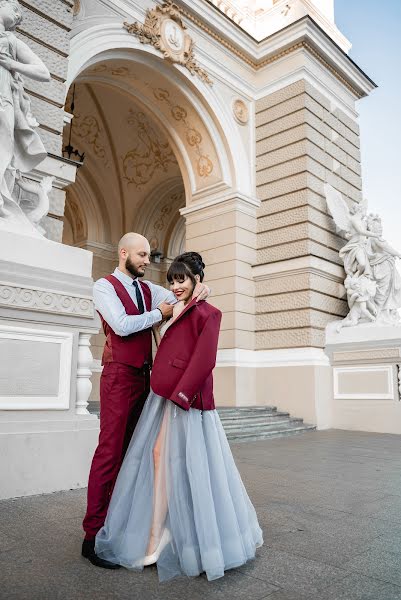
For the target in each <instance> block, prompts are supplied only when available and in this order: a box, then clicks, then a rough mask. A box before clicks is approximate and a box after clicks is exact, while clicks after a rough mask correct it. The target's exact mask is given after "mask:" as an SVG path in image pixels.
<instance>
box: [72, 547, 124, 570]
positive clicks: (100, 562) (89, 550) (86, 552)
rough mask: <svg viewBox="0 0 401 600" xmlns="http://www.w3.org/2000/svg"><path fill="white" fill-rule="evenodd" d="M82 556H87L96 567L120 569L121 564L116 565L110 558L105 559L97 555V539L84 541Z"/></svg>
mask: <svg viewBox="0 0 401 600" xmlns="http://www.w3.org/2000/svg"><path fill="white" fill-rule="evenodd" d="M81 554H82V556H83V557H84V558H87V559H88V560H89V561H90V562H91V563H92V565H95V567H101V568H102V569H120V568H121V565H116V564H114V563H112V562H109V561H108V560H104V559H103V558H100V557H99V556H97V554H96V552H95V540H84V541H83V542H82V552H81Z"/></svg>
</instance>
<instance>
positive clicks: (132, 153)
mask: <svg viewBox="0 0 401 600" xmlns="http://www.w3.org/2000/svg"><path fill="white" fill-rule="evenodd" d="M128 124H129V125H132V126H134V128H135V134H136V138H137V139H138V142H137V143H136V145H135V146H134V148H132V149H131V150H129V151H128V152H127V153H126V154H125V156H124V157H123V162H122V169H123V173H124V179H125V180H126V181H127V182H128V185H130V184H135V185H136V186H137V187H138V188H140V187H141V186H142V185H145V184H147V183H149V181H151V179H152V177H153V175H154V174H155V172H156V171H157V170H162V171H164V172H167V170H168V165H169V164H174V163H175V162H176V159H175V156H174V153H173V151H172V150H171V148H170V146H169V143H168V142H167V141H161V140H160V135H159V134H158V133H157V132H156V131H155V130H154V129H153V127H152V126H151V124H150V123H149V121H148V120H147V118H146V116H145V114H144V113H143V112H135V111H133V110H132V109H130V111H129V117H128Z"/></svg>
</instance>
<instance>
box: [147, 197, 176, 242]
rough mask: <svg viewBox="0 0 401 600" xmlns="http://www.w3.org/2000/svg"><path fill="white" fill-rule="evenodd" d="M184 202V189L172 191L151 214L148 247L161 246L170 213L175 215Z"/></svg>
mask: <svg viewBox="0 0 401 600" xmlns="http://www.w3.org/2000/svg"><path fill="white" fill-rule="evenodd" d="M184 203H185V193H184V191H179V192H174V193H172V194H170V196H169V197H168V199H167V200H166V201H165V202H164V204H162V206H161V208H160V209H158V210H157V211H156V213H155V214H154V215H153V219H152V221H153V222H152V225H151V227H150V231H151V233H150V234H149V238H150V247H151V249H152V250H156V249H158V248H161V247H162V239H161V238H162V237H163V231H164V230H165V229H168V226H169V225H170V223H171V218H170V219H169V217H171V216H172V215H175V214H176V212H178V209H179V208H180V207H181V206H183V205H184Z"/></svg>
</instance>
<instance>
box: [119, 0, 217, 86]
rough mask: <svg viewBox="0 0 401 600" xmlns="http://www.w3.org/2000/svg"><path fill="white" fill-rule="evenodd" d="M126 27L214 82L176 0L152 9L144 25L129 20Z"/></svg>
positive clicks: (195, 72)
mask: <svg viewBox="0 0 401 600" xmlns="http://www.w3.org/2000/svg"><path fill="white" fill-rule="evenodd" d="M124 27H125V29H126V30H127V31H128V33H131V34H133V35H136V36H138V38H139V41H140V42H141V44H151V45H152V46H153V47H154V48H156V49H157V50H160V52H162V54H163V57H164V58H165V59H166V60H168V61H170V62H172V63H177V64H179V65H182V66H183V67H185V68H186V69H188V71H189V72H190V73H191V75H197V76H198V77H199V78H200V79H201V80H202V81H204V82H205V83H208V84H209V85H211V84H212V83H213V82H212V80H211V79H210V77H209V75H208V73H207V72H206V71H205V70H204V69H202V68H201V67H200V66H199V64H198V63H197V61H196V59H195V55H194V46H195V44H194V42H193V40H192V38H191V36H190V35H189V34H188V33H187V27H186V25H185V23H184V22H183V20H182V16H181V12H180V9H179V7H178V6H177V4H174V2H173V1H172V0H166V1H165V2H163V4H162V5H161V6H156V7H155V8H152V9H150V10H148V11H147V13H146V18H145V23H144V24H143V25H142V24H141V23H138V22H137V21H136V22H135V23H131V24H130V23H127V22H125V23H124Z"/></svg>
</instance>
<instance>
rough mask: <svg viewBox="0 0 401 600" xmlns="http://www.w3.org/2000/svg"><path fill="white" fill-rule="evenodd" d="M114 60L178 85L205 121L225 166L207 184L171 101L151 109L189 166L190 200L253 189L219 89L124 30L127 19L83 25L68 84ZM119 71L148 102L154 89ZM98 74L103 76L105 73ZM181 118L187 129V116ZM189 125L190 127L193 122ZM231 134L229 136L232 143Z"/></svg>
mask: <svg viewBox="0 0 401 600" xmlns="http://www.w3.org/2000/svg"><path fill="white" fill-rule="evenodd" d="M112 60H113V61H117V60H118V61H120V66H124V65H122V64H121V61H125V63H126V64H128V65H130V67H131V69H134V68H135V69H138V67H140V68H141V69H148V72H149V73H150V74H151V75H152V74H153V75H152V76H151V80H152V81H161V82H162V84H163V85H160V86H159V87H161V88H162V89H164V86H167V88H168V90H172V91H173V96H174V95H176V94H178V95H179V96H180V98H185V106H184V104H182V103H181V104H180V105H181V106H184V108H187V107H188V108H189V109H190V111H188V112H191V114H194V115H196V117H197V119H199V120H200V121H201V122H202V126H203V129H204V132H205V138H204V139H205V140H206V139H207V140H208V143H210V145H211V147H213V149H214V152H215V155H216V157H217V159H216V160H217V163H218V164H219V168H220V173H219V174H218V177H215V179H214V182H213V183H212V184H211V185H206V186H205V185H203V186H202V185H200V184H199V181H198V182H197V181H196V173H194V172H192V173H191V170H192V171H194V169H193V168H192V169H191V168H190V161H189V160H188V157H186V158H185V153H186V152H187V151H186V146H188V142H187V140H185V136H183V135H181V144H179V143H178V140H177V131H178V129H179V128H178V127H177V121H176V120H174V118H171V117H170V118H168V119H166V114H167V111H168V110H171V108H172V107H170V106H169V105H168V102H166V100H163V99H162V100H161V101H159V100H157V99H155V98H153V99H152V105H151V109H152V112H154V110H155V109H158V115H159V119H160V120H161V123H162V125H164V127H165V129H166V130H167V133H168V135H169V138H172V144H171V145H172V147H173V148H174V150H175V151H176V152H177V154H180V155H181V156H180V157H179V156H178V155H177V160H178V162H179V164H180V167H184V168H185V170H186V171H188V173H187V174H185V172H184V169H183V177H184V180H185V183H186V192H187V200H188V201H190V199H191V198H193V199H197V197H201V196H203V197H204V195H205V193H208V194H212V193H218V192H221V191H224V190H229V189H239V190H241V189H242V190H243V192H244V193H252V190H251V182H250V181H249V177H246V173H245V174H244V169H243V165H244V161H245V160H246V157H245V151H244V148H243V145H242V142H241V139H240V135H239V133H238V131H237V129H236V128H235V126H234V124H233V123H232V118H231V114H230V115H229V111H228V109H227V107H226V106H223V103H222V100H221V99H219V97H218V95H217V94H216V93H215V91H213V90H210V89H207V88H208V87H209V86H206V84H204V83H203V82H201V81H196V80H195V78H192V77H191V75H190V74H188V75H186V73H184V72H182V71H180V70H178V69H177V68H172V67H171V66H169V65H167V64H166V63H165V62H164V61H163V60H161V59H160V58H159V57H158V56H157V53H156V51H155V50H154V49H153V48H152V47H151V46H149V47H145V48H144V46H141V44H140V42H139V41H137V40H136V38H135V37H134V36H130V35H129V34H127V33H126V32H125V31H124V30H123V28H122V25H121V26H120V24H116V23H110V24H105V25H97V26H94V27H91V28H88V29H86V30H84V31H81V32H80V33H79V34H77V35H76V36H74V37H73V39H72V41H71V53H70V62H69V75H68V82H69V84H71V82H72V81H74V80H75V79H76V78H77V77H79V78H80V79H81V78H84V79H85V78H86V77H92V78H93V77H94V74H93V69H94V68H95V67H96V66H100V65H101V64H102V63H104V62H105V61H107V62H109V61H112ZM110 64H111V63H109V65H110ZM89 71H92V74H91V75H88V73H89ZM114 71H115V72H114V75H112V74H110V73H108V77H109V81H110V76H112V78H111V81H112V82H114V84H116V83H117V80H118V81H119V85H120V86H121V85H123V86H124V85H125V88H126V91H127V92H129V93H134V94H135V93H136V94H138V92H139V93H140V94H142V100H143V99H145V102H146V103H147V104H148V105H149V98H150V97H151V96H150V93H145V90H144V89H143V86H142V89H141V90H139V89H138V88H139V84H138V81H136V82H135V81H131V82H130V84H129V85H128V86H127V82H126V81H125V83H124V81H123V77H122V75H121V71H120V75H119V74H118V67H117V71H116V69H115V70H114ZM97 75H98V76H100V73H98V74H97ZM140 79H142V78H140ZM87 80H89V79H87ZM104 80H105V79H104V76H103V81H104ZM139 83H140V82H139ZM167 88H166V89H167ZM156 112H157V111H156ZM179 124H180V125H181V126H182V129H183V130H185V124H184V123H183V121H181V122H180V123H179ZM187 129H191V127H188V128H187ZM174 131H175V132H176V137H175V140H174V136H172V134H173V132H174ZM183 138H184V139H183ZM227 140H230V143H228V141H227ZM194 141H195V139H194ZM216 173H217V171H214V174H216ZM189 183H190V184H191V185H190V187H189V185H188V184H189ZM203 183H204V182H203ZM206 190H207V192H206Z"/></svg>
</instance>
